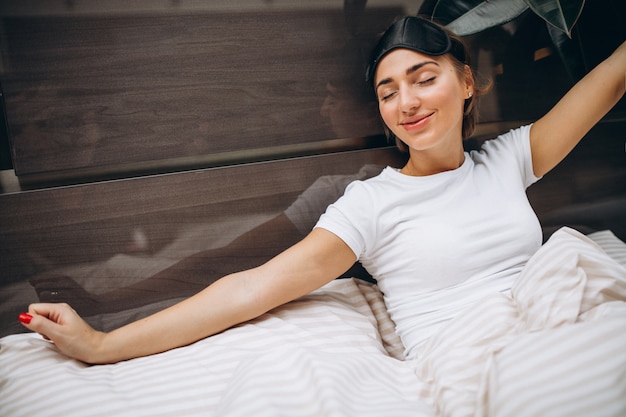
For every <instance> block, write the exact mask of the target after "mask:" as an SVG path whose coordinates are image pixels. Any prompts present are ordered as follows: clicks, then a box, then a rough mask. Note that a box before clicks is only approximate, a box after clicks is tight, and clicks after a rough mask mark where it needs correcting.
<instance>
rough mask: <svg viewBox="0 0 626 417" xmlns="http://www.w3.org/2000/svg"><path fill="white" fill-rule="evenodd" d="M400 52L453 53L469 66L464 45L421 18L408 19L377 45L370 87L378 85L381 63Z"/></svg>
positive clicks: (370, 67) (368, 78)
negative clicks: (376, 78) (392, 53)
mask: <svg viewBox="0 0 626 417" xmlns="http://www.w3.org/2000/svg"><path fill="white" fill-rule="evenodd" d="M398 48H406V49H410V50H413V51H416V52H420V53H423V54H426V55H430V56H439V55H444V54H446V53H448V52H450V53H451V54H452V55H453V56H454V57H455V58H456V59H458V60H459V61H461V62H464V63H465V62H466V57H465V50H464V48H463V45H461V44H460V42H459V41H457V40H456V39H451V38H450V36H448V33H447V32H446V31H445V30H443V29H442V28H441V27H440V26H438V25H437V24H435V23H433V22H431V21H429V20H426V19H424V18H421V17H417V16H407V17H404V18H402V19H400V20H398V21H397V22H395V23H394V24H392V25H391V26H390V27H389V28H388V29H387V30H386V31H385V33H383V35H382V36H381V38H380V40H379V41H378V43H377V44H376V47H375V48H374V50H373V51H372V55H371V59H370V63H369V65H368V66H367V70H366V72H365V81H366V82H367V83H368V84H372V83H373V82H374V74H375V72H376V67H377V66H378V63H379V62H380V60H381V59H382V58H383V57H384V56H385V55H386V54H388V53H389V52H390V51H392V50H394V49H398Z"/></svg>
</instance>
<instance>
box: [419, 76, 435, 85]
mask: <svg viewBox="0 0 626 417" xmlns="http://www.w3.org/2000/svg"><path fill="white" fill-rule="evenodd" d="M436 79H437V77H435V76H433V77H430V78H428V79H426V80H424V81H419V82H418V84H419V85H429V84H432V83H434V82H435V80H436Z"/></svg>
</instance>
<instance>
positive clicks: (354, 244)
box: [316, 126, 542, 358]
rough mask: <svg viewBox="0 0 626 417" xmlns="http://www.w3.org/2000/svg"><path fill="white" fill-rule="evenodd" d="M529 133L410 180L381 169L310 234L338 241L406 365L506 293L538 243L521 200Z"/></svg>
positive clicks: (519, 132)
mask: <svg viewBox="0 0 626 417" xmlns="http://www.w3.org/2000/svg"><path fill="white" fill-rule="evenodd" d="M529 132H530V126H524V127H521V128H519V129H516V130H512V131H510V132H508V133H506V134H504V135H501V136H499V137H498V138H496V139H493V140H490V141H487V142H485V144H484V145H483V146H482V148H481V150H480V151H473V152H470V153H465V161H464V163H463V164H462V165H461V166H460V167H459V168H457V169H455V170H452V171H446V172H442V173H439V174H435V175H431V176H425V177H413V176H408V175H404V174H402V173H400V172H399V171H398V170H396V169H394V168H390V167H387V168H385V170H383V172H382V173H381V174H380V175H378V176H376V177H374V178H371V179H369V180H366V181H356V182H353V183H351V184H350V185H349V186H348V188H347V189H346V192H345V194H344V195H343V197H341V198H340V199H339V200H338V201H337V202H336V203H335V204H333V205H331V206H329V207H328V209H327V210H326V213H324V215H322V217H321V218H320V220H319V222H318V223H317V225H316V227H320V228H323V229H326V230H329V231H330V232H332V233H334V234H336V235H337V236H339V237H340V238H341V239H342V240H343V241H344V242H345V243H346V244H347V245H348V246H349V247H350V248H351V249H352V251H353V252H354V253H355V255H356V256H357V258H358V259H359V261H361V263H362V264H363V266H364V267H365V268H366V269H367V270H368V272H369V273H370V274H372V276H373V277H374V278H376V279H377V280H378V285H379V288H380V290H381V291H382V292H383V294H384V297H385V303H386V305H387V308H388V310H389V313H390V315H391V318H392V319H393V320H394V322H395V324H396V331H397V332H398V334H399V335H400V337H401V339H402V341H403V343H404V346H405V348H406V351H405V354H406V356H407V357H408V358H411V357H414V356H415V355H416V354H417V353H418V351H419V348H420V347H421V346H422V345H423V343H424V342H425V341H426V340H427V339H428V337H429V336H430V335H431V334H432V333H433V332H434V331H435V329H437V328H438V327H439V326H441V325H442V324H443V323H445V322H446V321H448V320H450V319H451V318H453V317H454V316H455V315H456V314H457V313H458V312H459V311H461V310H462V309H463V308H464V307H465V306H467V305H468V304H470V303H472V302H474V301H475V300H477V299H479V298H482V297H483V296H484V295H485V294H486V293H488V292H492V291H502V292H507V291H509V290H510V288H511V286H512V283H513V281H514V280H515V278H516V277H517V276H518V274H519V273H520V271H521V270H522V268H523V266H524V265H525V264H526V262H527V261H528V259H529V258H530V257H531V256H532V255H533V254H534V253H535V252H536V251H537V250H538V249H539V247H540V246H541V242H542V234H541V226H540V224H539V221H538V219H537V216H536V215H535V213H534V211H533V210H532V208H531V206H530V203H529V202H528V199H527V197H526V192H525V191H526V188H527V187H528V186H530V185H531V184H532V183H534V182H535V181H537V180H538V178H537V177H535V175H534V174H533V171H532V161H531V155H530V143H529Z"/></svg>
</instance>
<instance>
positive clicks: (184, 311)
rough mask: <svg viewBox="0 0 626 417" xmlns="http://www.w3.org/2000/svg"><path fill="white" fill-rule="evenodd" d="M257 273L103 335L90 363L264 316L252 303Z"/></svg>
mask: <svg viewBox="0 0 626 417" xmlns="http://www.w3.org/2000/svg"><path fill="white" fill-rule="evenodd" d="M255 272H256V270H251V271H245V272H241V273H238V274H233V275H229V276H227V277H225V278H223V279H221V280H219V281H217V282H216V283H214V284H213V285H211V286H210V287H208V288H206V289H205V290H203V291H201V292H200V293H198V294H196V295H194V296H193V297H191V298H188V299H186V300H184V301H182V302H181V303H178V304H176V305H174V306H172V307H170V308H168V309H165V310H163V311H160V312H158V313H156V314H154V315H151V316H149V317H146V318H144V319H142V320H139V321H136V322H134V323H130V324H128V325H126V326H124V327H121V328H119V329H116V330H114V331H112V332H111V333H108V334H104V335H103V336H102V337H101V339H100V341H99V343H98V347H97V348H96V349H95V350H94V352H93V356H92V357H89V358H85V361H86V362H90V363H111V362H118V361H121V360H126V359H132V358H135V357H140V356H146V355H151V354H155V353H160V352H164V351H167V350H170V349H173V348H176V347H180V346H185V345H188V344H191V343H193V342H195V341H197V340H200V339H203V338H205V337H207V336H210V335H213V334H216V333H219V332H221V331H223V330H225V329H227V328H229V327H232V326H234V325H236V324H238V323H241V322H244V321H246V320H250V319H252V318H255V317H257V316H259V315H261V314H263V313H264V312H265V311H266V310H267V309H263V308H262V307H260V306H259V304H258V303H256V302H255V301H254V300H255V297H256V295H255V292H256V291H257V290H256V289H255V283H254V282H255V281H256V280H255V278H254V274H255Z"/></svg>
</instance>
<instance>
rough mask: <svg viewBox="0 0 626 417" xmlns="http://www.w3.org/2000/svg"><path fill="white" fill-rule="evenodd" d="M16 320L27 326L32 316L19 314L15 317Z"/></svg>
mask: <svg viewBox="0 0 626 417" xmlns="http://www.w3.org/2000/svg"><path fill="white" fill-rule="evenodd" d="M17 319H18V320H19V321H21V322H22V323H24V324H29V323H30V321H31V320H32V319H33V316H31V315H30V314H28V313H21V314H20V315H19V316H18V317H17Z"/></svg>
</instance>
